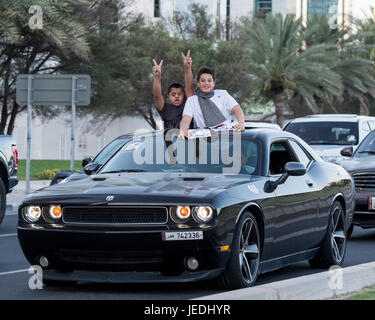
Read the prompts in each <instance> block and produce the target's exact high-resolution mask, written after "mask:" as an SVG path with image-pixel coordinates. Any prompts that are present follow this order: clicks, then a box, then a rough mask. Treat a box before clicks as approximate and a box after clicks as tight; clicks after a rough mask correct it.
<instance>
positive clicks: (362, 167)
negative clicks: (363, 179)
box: [339, 155, 375, 172]
mask: <svg viewBox="0 0 375 320" xmlns="http://www.w3.org/2000/svg"><path fill="white" fill-rule="evenodd" d="M339 164H340V165H341V166H343V167H344V168H345V170H346V171H349V172H354V171H356V172H357V171H375V156H373V155H370V156H363V157H353V158H350V159H347V160H346V159H345V160H342V161H340V162H339Z"/></svg>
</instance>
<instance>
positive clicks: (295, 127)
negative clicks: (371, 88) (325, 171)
mask: <svg viewBox="0 0 375 320" xmlns="http://www.w3.org/2000/svg"><path fill="white" fill-rule="evenodd" d="M283 130H285V131H288V132H291V133H294V134H295V135H297V136H299V137H300V138H302V139H303V140H305V141H306V142H307V143H308V144H309V145H310V146H311V147H312V148H313V149H314V150H315V151H316V152H317V153H318V154H319V155H320V156H321V157H322V158H323V159H324V160H326V161H330V162H336V161H337V160H338V158H340V157H341V155H340V151H341V150H342V149H343V148H344V147H345V146H353V150H355V149H356V148H357V147H358V145H359V143H360V142H361V141H362V140H363V139H364V138H365V137H366V136H367V134H368V133H369V132H370V131H372V130H375V117H368V116H358V115H355V114H319V115H310V116H306V117H302V118H297V119H294V120H292V121H290V122H289V123H288V124H287V125H286V126H285V127H284V128H283Z"/></svg>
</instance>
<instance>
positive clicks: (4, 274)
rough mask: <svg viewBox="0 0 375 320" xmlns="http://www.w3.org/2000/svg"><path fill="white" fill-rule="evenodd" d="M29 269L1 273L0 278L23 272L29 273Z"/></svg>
mask: <svg viewBox="0 0 375 320" xmlns="http://www.w3.org/2000/svg"><path fill="white" fill-rule="evenodd" d="M28 271H29V269H23V270H14V271H7V272H0V276H6V275H8V274H14V273H21V272H28Z"/></svg>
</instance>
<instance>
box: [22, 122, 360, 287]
mask: <svg viewBox="0 0 375 320" xmlns="http://www.w3.org/2000/svg"><path fill="white" fill-rule="evenodd" d="M353 195H354V185H353V181H352V179H351V177H350V175H349V174H348V173H347V172H346V171H345V169H343V168H342V167H341V166H338V165H336V164H333V163H328V162H323V161H322V159H321V158H320V157H319V156H318V155H317V154H316V153H315V152H314V151H313V150H312V149H311V148H310V147H309V146H308V145H307V144H306V143H305V142H303V141H302V140H301V139H300V138H298V137H297V136H295V135H293V134H290V133H288V132H284V131H280V130H273V129H264V128H262V129H254V130H250V131H246V132H242V133H239V132H232V131H221V132H216V131H210V130H191V131H190V137H189V139H186V140H180V139H178V138H177V134H176V132H173V131H172V133H171V132H170V131H169V132H167V133H166V132H155V133H151V134H147V135H144V136H138V137H135V138H134V139H131V140H130V141H129V142H127V143H126V144H125V145H124V146H123V147H122V148H121V149H120V150H119V151H118V152H117V153H116V154H115V155H114V156H113V157H112V158H111V159H110V160H109V161H108V162H107V163H106V164H105V165H104V166H103V167H102V168H101V169H100V170H99V172H97V174H95V175H91V176H89V177H88V178H86V179H83V180H79V181H73V182H71V183H66V184H57V185H54V186H50V187H47V188H44V189H41V190H38V191H37V192H36V193H34V194H32V195H30V196H28V197H27V198H26V199H25V200H24V202H23V203H22V204H21V205H20V207H19V224H18V238H19V241H20V244H21V247H22V250H23V252H24V254H25V256H26V258H27V259H28V261H29V262H30V264H31V265H40V266H41V267H42V268H43V279H44V283H45V284H47V285H53V284H56V283H60V282H61V281H71V282H76V281H93V282H133V283H134V282H187V281H197V280H202V279H210V278H217V279H218V282H219V283H220V284H221V285H222V287H224V288H227V289H234V288H243V287H247V286H251V285H253V284H254V283H255V281H256V279H257V275H258V274H259V273H263V272H267V271H271V270H275V269H277V268H280V267H283V266H286V265H289V264H292V263H295V262H298V261H301V260H309V262H310V264H311V265H312V266H313V267H318V268H328V267H330V266H331V265H341V264H342V263H343V260H344V256H345V251H346V228H347V226H348V225H350V223H351V219H352V214H353V204H354V202H353Z"/></svg>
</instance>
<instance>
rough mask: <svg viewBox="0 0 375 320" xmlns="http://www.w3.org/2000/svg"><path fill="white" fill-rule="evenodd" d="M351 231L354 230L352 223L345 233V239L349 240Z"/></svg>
mask: <svg viewBox="0 0 375 320" xmlns="http://www.w3.org/2000/svg"><path fill="white" fill-rule="evenodd" d="M353 229H354V224H353V223H352V224H351V225H350V227H349V228H348V230H347V231H346V239H350V237H351V236H352V233H353Z"/></svg>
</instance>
